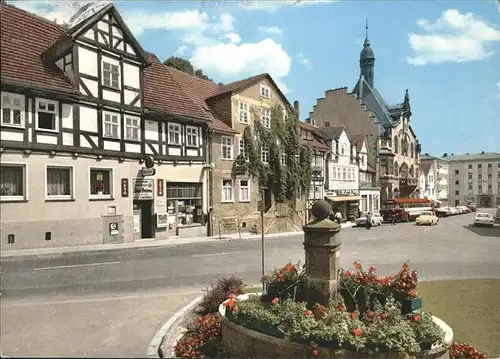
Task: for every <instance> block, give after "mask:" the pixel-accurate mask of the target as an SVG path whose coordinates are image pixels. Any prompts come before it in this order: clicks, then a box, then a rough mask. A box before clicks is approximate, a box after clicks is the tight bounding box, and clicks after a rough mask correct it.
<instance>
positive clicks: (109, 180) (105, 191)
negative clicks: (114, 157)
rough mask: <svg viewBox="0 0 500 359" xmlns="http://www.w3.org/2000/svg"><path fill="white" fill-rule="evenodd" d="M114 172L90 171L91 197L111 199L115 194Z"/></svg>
mask: <svg viewBox="0 0 500 359" xmlns="http://www.w3.org/2000/svg"><path fill="white" fill-rule="evenodd" d="M112 186H113V170H112V169H110V168H91V169H90V197H98V198H100V197H107V198H111V197H112V194H113V192H112V191H113V187H112Z"/></svg>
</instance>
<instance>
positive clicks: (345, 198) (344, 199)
mask: <svg viewBox="0 0 500 359" xmlns="http://www.w3.org/2000/svg"><path fill="white" fill-rule="evenodd" d="M326 198H327V199H328V200H330V201H332V202H349V201H359V200H360V199H361V197H360V196H326Z"/></svg>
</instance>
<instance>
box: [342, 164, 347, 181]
mask: <svg viewBox="0 0 500 359" xmlns="http://www.w3.org/2000/svg"><path fill="white" fill-rule="evenodd" d="M342 180H344V181H346V180H347V168H345V167H344V168H342Z"/></svg>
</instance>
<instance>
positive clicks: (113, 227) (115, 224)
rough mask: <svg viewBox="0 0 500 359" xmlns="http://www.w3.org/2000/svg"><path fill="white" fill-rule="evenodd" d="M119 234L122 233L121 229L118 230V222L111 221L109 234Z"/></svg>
mask: <svg viewBox="0 0 500 359" xmlns="http://www.w3.org/2000/svg"><path fill="white" fill-rule="evenodd" d="M117 234H120V231H118V222H111V223H110V224H109V235H110V236H116V235H117Z"/></svg>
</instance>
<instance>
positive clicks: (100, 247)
mask: <svg viewBox="0 0 500 359" xmlns="http://www.w3.org/2000/svg"><path fill="white" fill-rule="evenodd" d="M353 225H354V224H353V223H350V222H347V223H342V228H349V227H352V226H353ZM302 233H303V232H284V233H271V234H266V236H265V238H266V239H273V238H283V237H289V236H294V235H295V236H296V235H298V234H302ZM260 238H261V237H260V234H250V233H245V234H241V239H244V240H252V239H254V240H257V239H260ZM239 239H240V236H239V235H238V234H237V233H235V234H231V235H225V236H222V237H219V236H213V237H190V238H179V237H174V238H169V239H162V240H157V239H141V240H136V241H133V242H126V243H113V244H92V245H85V246H66V247H50V248H33V249H13V250H2V251H1V253H0V257H1V258H7V257H20V256H37V255H50V254H64V253H77V252H94V251H95V252H98V251H112V250H119V249H131V248H146V247H168V246H176V245H179V244H187V243H210V242H222V241H225V242H230V241H237V240H239Z"/></svg>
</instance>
